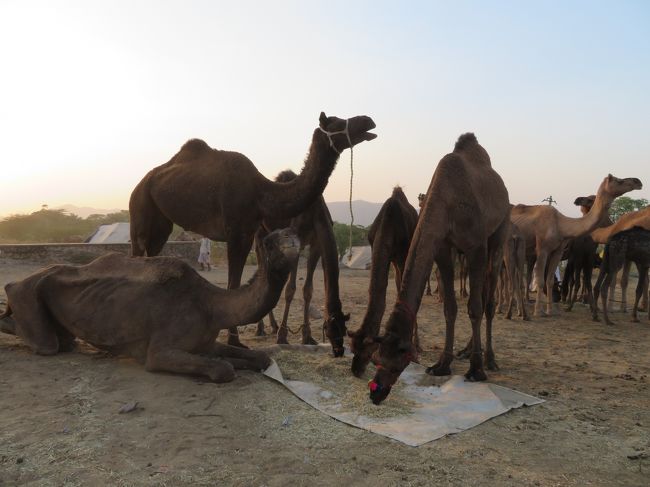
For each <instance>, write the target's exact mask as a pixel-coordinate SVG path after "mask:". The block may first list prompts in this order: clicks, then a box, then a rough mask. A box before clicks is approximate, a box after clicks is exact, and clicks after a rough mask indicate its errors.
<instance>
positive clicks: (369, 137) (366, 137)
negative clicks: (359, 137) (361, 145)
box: [363, 132, 377, 141]
mask: <svg viewBox="0 0 650 487" xmlns="http://www.w3.org/2000/svg"><path fill="white" fill-rule="evenodd" d="M376 138H377V134H373V133H372V132H366V133H365V134H363V140H365V141H368V140H373V139H376Z"/></svg>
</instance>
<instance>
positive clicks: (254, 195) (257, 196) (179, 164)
mask: <svg viewBox="0 0 650 487" xmlns="http://www.w3.org/2000/svg"><path fill="white" fill-rule="evenodd" d="M373 128H375V123H374V122H373V121H372V119H370V118H369V117H366V116H358V117H353V118H350V119H347V120H344V119H340V118H337V117H327V116H326V115H325V114H324V113H321V114H320V119H319V126H318V127H317V128H316V129H315V130H314V133H313V136H312V141H311V146H310V148H309V153H308V154H307V159H306V160H305V165H304V167H303V170H302V172H301V173H300V175H299V176H298V177H297V178H295V179H294V180H293V181H290V182H288V183H277V182H273V181H270V180H268V179H267V178H265V177H264V176H262V174H260V172H259V171H258V170H257V168H256V167H255V166H254V165H253V163H252V162H251V161H250V160H249V159H248V158H247V157H246V156H244V155H242V154H239V153H238V152H229V151H222V150H217V149H211V148H210V147H208V145H207V144H206V143H205V142H203V141H202V140H197V139H193V140H190V141H189V142H187V143H186V144H185V145H184V146H183V147H182V148H181V150H180V151H179V152H178V153H177V154H176V155H175V156H174V157H172V158H171V160H170V161H169V162H167V163H166V164H163V165H162V166H158V167H156V168H154V169H152V170H151V171H149V173H148V174H147V175H146V176H145V177H144V178H143V179H142V181H140V183H139V184H138V185H137V186H136V187H135V189H134V190H133V193H132V194H131V200H130V202H129V211H130V213H131V248H132V253H133V255H134V256H141V255H145V253H146V255H148V256H153V255H158V254H159V253H160V251H161V250H162V248H163V245H164V244H165V242H166V241H167V238H168V237H169V234H170V233H171V231H172V226H173V223H176V224H178V225H180V226H181V227H183V228H184V229H185V230H191V231H193V232H196V233H198V234H201V235H204V236H206V237H208V238H210V239H212V240H215V241H219V242H227V247H228V250H227V255H228V289H234V288H236V287H239V284H240V281H241V275H242V271H243V269H244V264H245V262H246V257H247V256H248V253H249V252H250V250H251V247H252V245H253V239H254V236H255V232H256V231H257V229H258V228H259V227H260V225H261V223H262V220H264V219H265V218H293V217H294V216H296V215H298V214H299V213H300V212H301V211H304V209H305V208H306V207H307V206H309V205H310V204H312V203H313V202H314V201H315V200H316V198H318V196H319V195H320V194H322V192H323V189H324V188H325V186H326V185H327V181H328V179H329V177H330V174H331V173H332V171H333V170H334V167H335V165H336V162H337V161H338V158H339V155H340V154H341V152H342V151H343V150H345V149H347V148H349V147H352V146H354V145H356V144H359V143H360V142H363V141H364V140H372V139H374V138H375V137H376V135H375V134H372V133H370V132H368V131H369V130H371V129H373ZM228 343H229V344H231V345H237V346H243V345H241V343H240V341H239V337H238V335H237V330H236V329H235V328H233V329H231V330H230V333H229V337H228Z"/></svg>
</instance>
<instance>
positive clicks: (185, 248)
mask: <svg viewBox="0 0 650 487" xmlns="http://www.w3.org/2000/svg"><path fill="white" fill-rule="evenodd" d="M199 245H200V244H199V242H167V243H166V244H165V247H164V248H163V251H162V253H161V255H169V256H173V257H178V258H181V259H183V260H185V261H187V262H189V263H191V264H194V263H196V259H197V257H198V255H199ZM108 252H121V253H123V254H127V255H128V254H130V252H131V244H128V243H123V244H88V243H66V244H63V243H62V244H15V245H14V244H7V245H0V259H15V260H29V261H32V262H40V263H43V264H87V263H88V262H90V261H91V260H93V259H95V258H97V257H99V256H100V255H104V254H106V253H108Z"/></svg>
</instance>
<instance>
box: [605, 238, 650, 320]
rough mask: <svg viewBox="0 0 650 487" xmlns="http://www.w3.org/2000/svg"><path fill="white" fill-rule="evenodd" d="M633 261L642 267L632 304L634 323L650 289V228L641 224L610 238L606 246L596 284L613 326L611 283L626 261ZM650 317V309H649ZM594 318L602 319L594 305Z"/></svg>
mask: <svg viewBox="0 0 650 487" xmlns="http://www.w3.org/2000/svg"><path fill="white" fill-rule="evenodd" d="M627 260H629V261H632V262H634V263H635V264H636V267H637V269H638V270H639V282H638V283H637V286H636V296H635V299H634V306H633V307H632V322H635V323H636V322H638V321H639V319H638V317H637V310H638V306H639V300H640V299H641V297H642V295H643V294H647V292H648V268H650V230H646V229H644V228H641V227H633V228H631V229H629V230H623V231H622V232H618V233H616V234H614V235H613V236H612V237H610V239H609V241H608V242H607V244H606V245H605V253H604V255H603V263H602V264H601V266H600V274H599V276H598V279H597V280H596V285H595V286H594V297H595V299H596V300H597V299H598V295H599V294H601V304H602V306H603V315H604V317H605V323H606V324H608V325H613V324H614V323H613V322H612V321H611V320H610V319H609V315H608V313H607V294H608V291H609V285H610V282H611V281H612V278H613V277H614V276H615V275H616V272H617V271H618V270H619V269H620V268H621V267H622V266H623V264H624V263H625V261H627ZM648 318H650V311H649V312H648ZM593 319H594V320H595V321H598V310H597V308H595V307H594V309H593Z"/></svg>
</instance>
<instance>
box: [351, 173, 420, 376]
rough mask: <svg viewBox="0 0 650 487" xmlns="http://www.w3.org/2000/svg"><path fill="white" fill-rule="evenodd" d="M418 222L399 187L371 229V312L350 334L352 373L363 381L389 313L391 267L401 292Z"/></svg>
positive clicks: (369, 295) (369, 306) (367, 311)
mask: <svg viewBox="0 0 650 487" xmlns="http://www.w3.org/2000/svg"><path fill="white" fill-rule="evenodd" d="M417 222H418V213H417V211H416V209H415V208H413V206H412V205H411V204H410V203H409V202H408V199H407V198H406V196H405V195H404V192H403V191H402V188H400V187H399V186H397V187H395V188H394V189H393V194H392V195H391V196H390V198H388V199H387V200H386V201H385V202H384V204H383V205H382V207H381V209H380V210H379V213H378V214H377V217H376V218H375V220H374V221H373V222H372V225H371V226H370V231H369V232H368V242H370V246H371V247H372V265H371V268H370V269H371V273H370V285H369V288H368V308H367V309H366V314H365V316H364V318H363V321H362V323H361V327H360V328H359V329H358V330H356V331H354V332H348V336H349V337H350V338H351V340H350V348H351V350H352V353H353V354H354V357H353V359H352V373H353V374H354V375H355V376H357V377H361V376H362V374H363V373H364V372H365V370H366V367H367V366H368V363H369V362H370V357H371V356H372V354H373V353H374V352H375V351H376V349H377V347H378V344H377V343H376V342H375V341H374V340H373V338H374V337H376V336H377V335H379V327H380V325H381V320H382V317H383V316H384V311H385V309H386V287H387V286H388V272H389V268H390V265H391V264H392V265H393V268H394V270H395V285H396V287H397V291H398V292H399V290H400V285H401V282H402V274H403V272H404V264H405V262H406V256H407V254H408V251H409V245H410V243H411V238H412V237H413V232H414V231H415V226H416V225H417ZM414 328H415V331H414V333H413V338H414V341H415V342H414V345H415V347H416V349H417V346H418V343H417V324H415V323H414Z"/></svg>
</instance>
